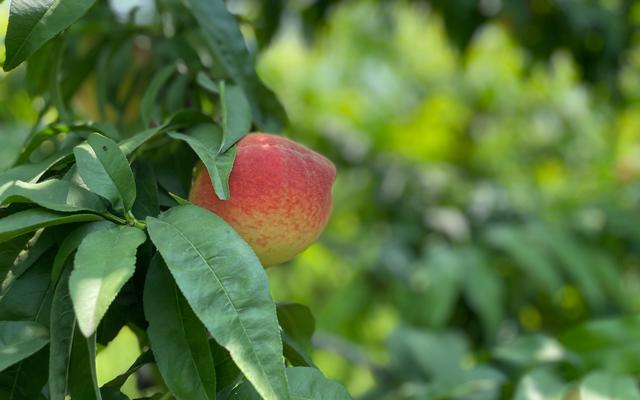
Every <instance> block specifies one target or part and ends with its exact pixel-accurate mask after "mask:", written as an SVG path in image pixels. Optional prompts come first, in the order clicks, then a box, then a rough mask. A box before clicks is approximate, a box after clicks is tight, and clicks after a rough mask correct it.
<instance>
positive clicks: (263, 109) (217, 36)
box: [186, 0, 286, 132]
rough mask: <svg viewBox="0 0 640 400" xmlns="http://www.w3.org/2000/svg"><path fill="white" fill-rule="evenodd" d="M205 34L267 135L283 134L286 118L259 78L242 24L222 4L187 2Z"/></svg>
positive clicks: (215, 1) (213, 0)
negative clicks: (240, 26)
mask: <svg viewBox="0 0 640 400" xmlns="http://www.w3.org/2000/svg"><path fill="white" fill-rule="evenodd" d="M186 3H187V4H189V5H190V6H191V12H192V13H193V16H194V17H195V18H196V20H197V21H198V24H199V25H200V28H201V29H202V31H203V33H204V38H205V40H206V43H207V45H208V46H209V48H210V50H211V52H212V55H213V56H214V58H215V59H216V60H217V61H218V63H219V65H220V67H222V70H223V71H224V72H225V74H226V75H227V76H228V77H230V78H231V79H232V80H233V81H234V82H235V83H237V84H238V85H239V86H240V87H242V89H243V90H244V93H245V95H246V96H247V98H248V100H249V103H250V104H251V109H252V114H253V118H254V119H255V121H256V124H257V125H258V127H259V128H260V129H261V130H263V131H266V132H280V131H281V130H282V127H283V125H284V124H285V123H286V114H285V111H284V108H283V107H282V105H281V104H280V103H279V102H278V100H277V99H276V97H275V95H274V94H273V92H272V91H271V90H270V89H268V88H267V87H266V86H265V85H264V84H263V83H262V82H261V81H260V78H259V77H258V74H257V73H256V71H255V67H254V63H253V60H252V57H251V55H250V54H249V51H248V49H247V46H246V44H245V41H244V38H243V37H242V33H241V32H240V28H239V27H238V24H237V22H236V20H235V18H234V17H233V15H231V13H229V11H227V9H226V8H225V5H224V2H223V1H222V0H186Z"/></svg>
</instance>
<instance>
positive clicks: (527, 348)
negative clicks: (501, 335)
mask: <svg viewBox="0 0 640 400" xmlns="http://www.w3.org/2000/svg"><path fill="white" fill-rule="evenodd" d="M493 355H494V357H496V358H498V359H500V360H503V361H506V362H509V363H512V364H515V365H517V366H521V367H530V366H532V365H535V364H538V363H547V362H557V361H562V360H565V359H567V358H568V357H569V354H568V353H567V351H566V350H565V349H564V347H563V346H562V344H560V343H559V342H558V341H557V340H556V339H554V338H552V337H549V336H546V335H542V334H532V335H528V336H519V337H517V338H516V339H514V340H513V341H511V342H509V343H507V344H504V345H501V346H499V347H497V348H496V349H494V351H493Z"/></svg>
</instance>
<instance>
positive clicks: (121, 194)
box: [73, 133, 136, 211]
mask: <svg viewBox="0 0 640 400" xmlns="http://www.w3.org/2000/svg"><path fill="white" fill-rule="evenodd" d="M73 154H74V155H75V157H76V163H77V166H78V172H79V173H80V176H81V177H82V180H83V181H84V182H85V184H86V185H87V186H88V187H89V189H91V191H92V192H95V193H97V194H99V195H101V196H102V197H104V198H106V199H108V200H109V201H110V202H111V204H113V205H114V206H115V207H118V208H120V207H124V209H125V211H128V210H131V207H132V206H133V203H134V201H135V199H136V184H135V181H134V178H133V172H132V171H131V167H130V166H129V161H127V157H126V156H125V155H124V153H123V152H122V150H120V148H119V147H118V145H117V144H116V143H115V142H114V141H113V140H111V139H109V138H107V137H105V136H102V135H100V134H97V133H92V134H91V135H90V136H89V138H88V139H87V142H86V143H83V144H81V145H78V146H76V147H75V148H74V149H73Z"/></svg>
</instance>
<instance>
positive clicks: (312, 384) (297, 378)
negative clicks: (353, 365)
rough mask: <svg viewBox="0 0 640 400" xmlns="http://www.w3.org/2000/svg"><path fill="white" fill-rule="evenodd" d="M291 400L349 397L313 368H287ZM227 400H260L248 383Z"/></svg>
mask: <svg viewBox="0 0 640 400" xmlns="http://www.w3.org/2000/svg"><path fill="white" fill-rule="evenodd" d="M286 371H287V378H288V380H289V391H290V392H291V399H292V400H349V399H351V396H350V395H349V393H348V392H347V390H346V389H345V388H344V387H343V386H342V385H341V384H340V383H338V382H336V381H332V380H330V379H327V378H325V377H324V375H322V372H320V371H319V370H317V369H315V368H302V367H296V368H287V370H286ZM228 400H260V396H259V395H258V394H257V393H256V392H255V390H254V389H253V388H252V387H251V385H250V384H249V383H243V384H242V385H240V386H239V387H238V388H236V389H234V391H233V392H232V394H231V396H230V397H229V399H228Z"/></svg>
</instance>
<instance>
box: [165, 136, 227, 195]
mask: <svg viewBox="0 0 640 400" xmlns="http://www.w3.org/2000/svg"><path fill="white" fill-rule="evenodd" d="M210 126H211V128H212V129H213V128H214V125H210ZM169 136H171V137H172V138H174V139H177V140H182V141H184V142H186V143H187V144H188V145H189V147H191V149H193V151H194V152H195V153H196V154H197V155H198V158H200V160H201V161H202V163H203V164H204V165H205V167H206V168H207V172H208V173H209V177H210V178H211V184H212V185H213V189H214V190H215V192H216V195H217V196H218V197H219V198H220V199H221V200H227V199H229V175H230V174H231V169H232V168H233V163H234V161H235V157H236V150H235V148H233V149H230V150H229V151H227V152H226V153H224V154H216V152H217V147H215V144H214V143H215V139H212V140H211V141H209V143H207V141H205V140H203V139H204V138H205V137H206V136H203V135H200V137H199V138H198V137H193V136H188V135H184V134H182V133H175V132H172V133H169ZM218 143H219V142H218Z"/></svg>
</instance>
